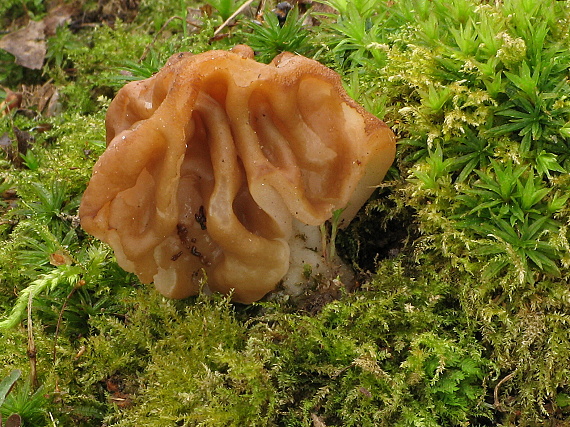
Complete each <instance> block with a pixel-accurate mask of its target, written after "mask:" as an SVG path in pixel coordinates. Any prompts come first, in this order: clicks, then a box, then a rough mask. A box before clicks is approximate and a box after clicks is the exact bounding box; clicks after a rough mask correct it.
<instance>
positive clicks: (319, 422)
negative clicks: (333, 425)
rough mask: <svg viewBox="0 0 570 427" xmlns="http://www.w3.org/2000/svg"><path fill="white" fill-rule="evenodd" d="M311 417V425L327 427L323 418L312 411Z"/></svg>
mask: <svg viewBox="0 0 570 427" xmlns="http://www.w3.org/2000/svg"><path fill="white" fill-rule="evenodd" d="M311 418H312V419H313V427H327V425H326V424H325V422H324V421H323V419H322V418H321V417H319V416H318V415H317V414H315V413H314V412H312V413H311Z"/></svg>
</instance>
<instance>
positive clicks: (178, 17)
mask: <svg viewBox="0 0 570 427" xmlns="http://www.w3.org/2000/svg"><path fill="white" fill-rule="evenodd" d="M175 19H180V20H181V21H184V18H181V17H180V16H171V17H170V18H168V19H167V20H166V22H165V23H164V25H163V26H162V27H160V30H158V31H157V32H156V34H155V35H154V38H153V39H152V41H151V42H150V43H149V44H147V45H146V47H145V48H144V52H143V54H142V55H141V57H140V58H139V63H141V62H143V61H144V60H145V59H146V56H147V55H148V53H149V52H150V49H151V48H152V47H153V46H154V44H155V43H156V40H158V36H159V35H160V33H162V32H163V31H164V29H165V28H166V27H167V26H168V24H170V23H171V22H172V21H174V20H175Z"/></svg>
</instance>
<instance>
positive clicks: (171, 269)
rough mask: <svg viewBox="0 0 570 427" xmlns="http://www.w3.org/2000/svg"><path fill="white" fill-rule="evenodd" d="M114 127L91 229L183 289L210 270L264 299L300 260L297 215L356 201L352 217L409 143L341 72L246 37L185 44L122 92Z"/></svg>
mask: <svg viewBox="0 0 570 427" xmlns="http://www.w3.org/2000/svg"><path fill="white" fill-rule="evenodd" d="M106 130H107V149H106V150H105V152H104V153H103V154H102V155H101V157H100V158H99V159H98V161H97V163H96V164H95V167H94V169H93V175H92V178H91V180H90V182H89V185H88V187H87V190H86V191H85V193H84V195H83V199H82V201H81V206H80V209H79V216H80V218H81V224H82V227H83V228H84V229H85V231H87V232H88V233H90V234H92V235H93V236H95V237H97V238H98V239H100V240H102V241H104V242H106V243H108V244H109V245H110V246H111V247H112V248H113V249H114V251H115V254H116V257H117V262H118V263H119V265H120V266H121V267H122V268H124V269H125V270H127V271H130V272H133V273H135V274H136V275H137V276H138V277H139V279H140V280H141V281H142V282H143V283H151V282H154V284H155V286H156V288H157V289H158V291H159V292H161V293H162V294H163V295H165V296H167V297H171V298H185V297H187V296H190V295H195V294H197V293H198V292H199V291H200V289H201V286H202V283H203V282H207V286H208V288H209V289H210V290H211V291H216V292H222V293H230V292H232V298H233V300H235V301H237V302H243V303H251V302H253V301H257V300H259V299H260V298H262V297H263V296H264V295H266V294H267V293H268V292H269V291H271V290H273V289H274V288H275V287H276V285H277V284H278V283H279V282H280V280H281V279H282V278H283V277H284V276H285V274H286V273H287V271H288V269H289V262H290V246H289V241H290V240H291V239H292V238H293V237H294V236H293V234H294V232H293V230H294V225H295V224H296V223H303V224H307V225H309V226H318V225H320V224H322V223H324V222H325V221H326V220H327V219H329V218H330V217H331V214H332V212H333V211H335V210H337V209H342V208H344V209H345V211H344V213H343V221H344V223H345V224H347V223H348V222H349V221H350V220H351V219H352V217H353V216H354V215H355V214H356V212H357V211H358V209H359V208H360V207H361V206H362V205H363V204H364V203H365V202H366V200H367V199H368V198H369V197H370V195H371V193H372V191H373V190H374V188H375V186H377V185H378V184H379V183H380V182H381V180H382V179H383V177H384V175H385V173H386V171H387V170H388V168H389V167H390V165H391V164H392V162H393V160H394V155H395V137H394V134H393V133H392V131H391V130H390V129H389V128H388V127H387V126H386V125H385V124H384V123H383V122H382V121H380V120H379V119H378V118H376V117H375V116H373V115H372V114H370V113H368V112H366V111H365V110H364V109H363V108H362V107H361V106H359V105H358V104H356V102H355V101H353V100H352V99H351V98H350V97H349V96H348V95H347V94H346V92H345V91H344V89H343V88H342V85H341V80H340V78H339V76H338V74H336V73H335V72H334V71H332V70H330V69H329V68H327V67H325V66H323V65H321V64H320V63H318V62H316V61H314V60H311V59H308V58H305V57H303V56H298V55H293V54H291V53H282V54H280V55H278V56H277V57H275V59H274V60H273V61H272V62H271V63H270V64H268V65H267V64H261V63H258V62H256V61H255V60H254V59H253V51H252V50H251V48H249V47H248V46H243V45H240V46H236V47H235V48H233V49H232V50H231V51H229V52H227V51H210V52H205V53H201V54H198V55H192V54H190V53H179V54H176V55H173V56H172V57H171V58H170V59H169V60H168V62H167V64H166V65H165V66H164V67H163V68H162V69H161V70H160V71H159V72H158V73H157V74H156V75H154V76H153V77H151V78H148V79H146V80H142V81H136V82H131V83H129V84H127V85H126V86H124V87H123V88H122V89H121V90H120V91H119V92H118V93H117V96H116V97H115V99H114V100H113V101H112V102H111V104H110V106H109V110H108V112H107V116H106ZM204 278H207V279H206V280H204Z"/></svg>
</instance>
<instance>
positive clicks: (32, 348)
mask: <svg viewBox="0 0 570 427" xmlns="http://www.w3.org/2000/svg"><path fill="white" fill-rule="evenodd" d="M33 300H34V293H33V292H30V295H29V297H28V357H29V358H30V380H31V382H32V387H33V388H34V390H35V389H36V388H37V386H38V374H37V371H36V362H37V358H36V355H37V350H36V344H35V342H34V331H33V325H32V301H33Z"/></svg>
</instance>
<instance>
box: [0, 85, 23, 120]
mask: <svg viewBox="0 0 570 427" xmlns="http://www.w3.org/2000/svg"><path fill="white" fill-rule="evenodd" d="M4 91H5V92H6V98H5V99H4V101H2V103H0V115H2V116H5V115H6V114H8V113H9V112H10V111H12V110H17V109H18V108H20V106H21V105H22V93H21V92H13V91H11V90H10V89H7V88H4Z"/></svg>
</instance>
